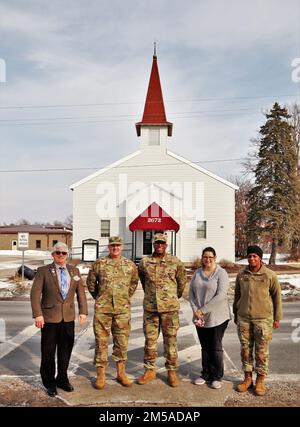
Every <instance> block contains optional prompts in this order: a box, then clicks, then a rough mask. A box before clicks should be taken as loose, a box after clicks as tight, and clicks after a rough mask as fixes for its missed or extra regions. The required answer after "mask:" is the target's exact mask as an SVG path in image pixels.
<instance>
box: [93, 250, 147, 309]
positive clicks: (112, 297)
mask: <svg viewBox="0 0 300 427" xmlns="http://www.w3.org/2000/svg"><path fill="white" fill-rule="evenodd" d="M138 280H139V278H138V272H137V267H136V265H135V264H134V263H133V262H132V261H131V260H129V259H127V258H125V257H123V256H122V257H121V258H120V260H118V261H115V260H113V259H112V258H111V257H110V256H106V257H103V258H100V259H98V260H97V261H96V262H94V264H93V265H92V268H91V269H90V271H89V274H88V277H87V281H86V284H87V287H88V290H89V291H90V293H91V295H92V297H93V298H94V299H95V300H96V301H95V311H97V312H98V313H112V314H118V313H124V312H126V311H128V310H130V298H131V297H132V295H133V294H134V292H135V290H136V287H137V285H138Z"/></svg>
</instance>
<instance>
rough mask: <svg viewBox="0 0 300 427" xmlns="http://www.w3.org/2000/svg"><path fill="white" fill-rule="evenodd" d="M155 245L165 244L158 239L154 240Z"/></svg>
mask: <svg viewBox="0 0 300 427" xmlns="http://www.w3.org/2000/svg"><path fill="white" fill-rule="evenodd" d="M154 244H155V245H166V242H160V241H156V242H154Z"/></svg>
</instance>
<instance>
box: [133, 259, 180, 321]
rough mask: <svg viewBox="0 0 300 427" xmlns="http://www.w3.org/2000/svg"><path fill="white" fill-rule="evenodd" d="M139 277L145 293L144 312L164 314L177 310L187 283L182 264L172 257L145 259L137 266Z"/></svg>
mask: <svg viewBox="0 0 300 427" xmlns="http://www.w3.org/2000/svg"><path fill="white" fill-rule="evenodd" d="M139 276H140V279H141V282H142V286H143V289H144V292H145V295H144V310H146V311H157V312H159V313H165V312H168V311H177V310H179V301H178V299H179V298H180V297H181V295H182V293H183V290H184V287H185V284H186V282H187V278H186V273H185V268H184V264H183V263H182V262H181V261H180V260H179V259H178V258H177V257H176V256H173V255H169V254H166V255H165V256H164V257H163V258H159V257H154V256H153V255H151V256H148V257H145V258H143V259H142V260H141V262H140V264H139Z"/></svg>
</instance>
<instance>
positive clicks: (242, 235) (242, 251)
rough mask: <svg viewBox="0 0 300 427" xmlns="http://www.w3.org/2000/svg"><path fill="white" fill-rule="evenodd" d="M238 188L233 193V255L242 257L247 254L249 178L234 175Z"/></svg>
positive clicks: (250, 185) (250, 184) (250, 186)
mask: <svg viewBox="0 0 300 427" xmlns="http://www.w3.org/2000/svg"><path fill="white" fill-rule="evenodd" d="M231 181H232V182H234V183H235V184H236V185H237V186H238V187H239V189H238V190H237V191H236V194H235V256H236V257H238V258H244V257H245V256H246V255H247V246H248V238H247V223H248V211H249V202H248V200H247V194H248V192H249V191H250V190H251V188H252V185H253V184H252V183H251V181H250V179H247V178H239V177H236V178H234V179H233V180H231Z"/></svg>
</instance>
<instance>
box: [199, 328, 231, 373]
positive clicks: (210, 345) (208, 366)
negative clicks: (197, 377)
mask: <svg viewBox="0 0 300 427" xmlns="http://www.w3.org/2000/svg"><path fill="white" fill-rule="evenodd" d="M228 322H229V320H226V322H224V323H222V324H221V325H218V326H214V327H212V328H199V327H198V326H196V329H197V334H198V337H199V341H200V344H201V347H202V374H201V375H202V378H204V379H205V380H206V381H221V379H222V378H223V375H224V363H223V347H222V339H223V336H224V332H225V330H226V328H227V325H228Z"/></svg>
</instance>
